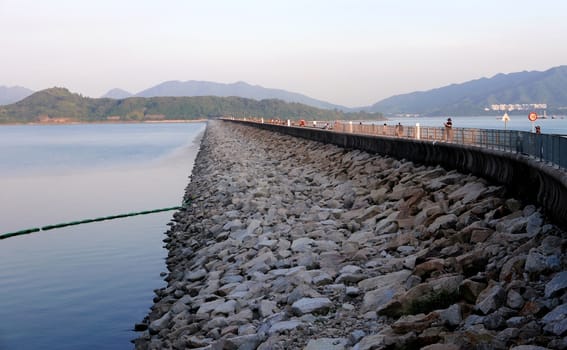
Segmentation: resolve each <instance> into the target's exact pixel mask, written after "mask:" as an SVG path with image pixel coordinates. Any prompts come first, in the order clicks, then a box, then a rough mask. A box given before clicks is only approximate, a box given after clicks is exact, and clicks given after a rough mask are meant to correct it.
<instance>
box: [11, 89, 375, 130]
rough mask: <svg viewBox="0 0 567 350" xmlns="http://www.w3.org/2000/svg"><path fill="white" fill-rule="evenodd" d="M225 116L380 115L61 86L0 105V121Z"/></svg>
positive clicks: (347, 117) (237, 99) (346, 117)
mask: <svg viewBox="0 0 567 350" xmlns="http://www.w3.org/2000/svg"><path fill="white" fill-rule="evenodd" d="M226 115H232V116H237V117H245V116H258V117H264V118H268V119H270V118H280V119H293V120H297V119H308V120H314V119H316V120H362V119H381V118H382V115H381V114H380V113H366V112H358V113H345V112H342V111H339V110H336V109H335V110H326V109H318V108H315V107H310V106H307V105H304V104H299V103H286V102H284V101H281V100H276V99H268V100H261V101H256V100H252V99H246V98H241V97H215V96H198V97H151V98H144V97H130V98H126V99H121V100H116V99H110V98H88V97H83V96H81V95H79V94H74V93H71V92H69V90H67V89H65V88H51V89H46V90H42V91H39V92H36V93H34V94H32V95H31V96H29V97H27V98H25V99H24V100H22V101H19V102H17V103H14V104H11V105H7V106H0V123H31V122H39V121H52V122H53V121H59V122H100V121H108V120H114V121H143V120H178V119H183V120H191V119H202V118H214V117H219V116H226Z"/></svg>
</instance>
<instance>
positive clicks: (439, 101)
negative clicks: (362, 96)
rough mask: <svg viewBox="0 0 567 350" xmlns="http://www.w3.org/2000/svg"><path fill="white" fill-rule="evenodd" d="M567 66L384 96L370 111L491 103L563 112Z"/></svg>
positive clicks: (470, 110) (438, 110)
mask: <svg viewBox="0 0 567 350" xmlns="http://www.w3.org/2000/svg"><path fill="white" fill-rule="evenodd" d="M566 87H567V66H560V67H555V68H551V69H549V70H546V71H544V72H538V71H533V72H518V73H510V74H498V75H495V76H494V77H492V78H482V79H477V80H472V81H469V82H466V83H462V84H452V85H449V86H445V87H441V88H438V89H433V90H429V91H419V92H412V93H409V94H403V95H396V96H392V97H389V98H387V99H384V100H382V101H380V102H378V103H376V104H374V105H373V106H371V107H370V108H369V109H368V110H369V111H380V112H383V113H386V114H422V115H480V114H485V108H488V107H490V106H491V105H493V104H547V112H548V113H565V109H566V107H567V89H566Z"/></svg>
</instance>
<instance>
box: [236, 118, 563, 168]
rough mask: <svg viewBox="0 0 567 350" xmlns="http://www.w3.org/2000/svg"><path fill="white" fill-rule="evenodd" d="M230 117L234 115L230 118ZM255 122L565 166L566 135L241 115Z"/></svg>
mask: <svg viewBox="0 0 567 350" xmlns="http://www.w3.org/2000/svg"><path fill="white" fill-rule="evenodd" d="M230 119H233V118H230ZM244 120H247V121H252V122H258V123H272V124H280V125H287V126H296V127H297V126H299V127H309V128H319V129H324V130H332V131H336V132H344V133H353V134H364V135H375V136H383V137H395V138H407V139H414V140H422V141H431V142H447V143H452V144H459V145H467V146H473V147H481V148H487V149H493V150H498V151H503V152H512V153H517V154H522V155H525V156H529V157H532V158H534V159H537V160H539V161H541V162H545V163H549V165H552V166H557V167H559V168H561V169H563V170H565V169H567V137H566V136H565V135H552V134H536V133H531V132H525V131H514V130H492V129H472V128H452V129H445V128H439V127H428V126H405V125H399V124H398V125H387V124H363V123H354V122H332V123H331V122H325V121H323V122H321V121H319V122H311V121H309V122H306V121H286V120H283V121H282V120H263V119H261V118H260V119H259V118H244Z"/></svg>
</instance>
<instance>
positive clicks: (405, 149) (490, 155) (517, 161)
mask: <svg viewBox="0 0 567 350" xmlns="http://www.w3.org/2000/svg"><path fill="white" fill-rule="evenodd" d="M227 121H229V122H235V123H243V124H247V125H249V126H253V127H256V128H261V129H264V130H269V131H273V132H279V133H283V134H287V135H291V136H295V137H301V138H304V139H308V140H313V141H319V142H323V143H326V144H333V145H336V146H340V147H343V148H346V149H359V150H363V151H367V152H371V153H375V154H380V155H386V156H390V157H394V158H397V159H406V160H409V161H412V162H415V163H420V164H424V165H440V166H442V167H443V168H445V169H454V170H457V171H459V172H463V173H471V174H474V175H476V176H479V177H483V178H486V179H489V180H492V181H495V182H497V183H499V184H503V185H505V186H506V187H507V189H508V190H509V192H510V194H513V195H514V196H515V197H517V198H520V199H522V200H526V201H528V202H532V203H537V204H539V205H541V206H542V207H544V208H545V209H546V211H547V213H548V215H550V217H551V218H552V219H553V221H554V222H556V223H557V225H559V226H561V227H563V228H566V227H567V174H566V173H565V172H564V171H562V170H560V169H557V168H554V167H553V166H551V165H548V164H546V163H543V162H540V161H538V160H537V159H534V158H530V157H528V156H525V155H523V154H521V153H512V152H504V151H498V150H494V149H486V148H481V147H474V146H467V145H460V144H455V143H447V142H431V141H427V140H417V139H408V138H396V137H387V136H378V135H376V136H374V135H361V134H353V133H344V132H336V131H332V130H325V129H320V128H311V127H295V126H285V125H277V124H269V123H257V122H252V121H241V120H227Z"/></svg>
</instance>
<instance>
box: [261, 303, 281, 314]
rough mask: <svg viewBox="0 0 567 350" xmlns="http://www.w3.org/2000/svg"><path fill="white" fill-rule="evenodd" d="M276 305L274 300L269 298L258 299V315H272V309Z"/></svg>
mask: <svg viewBox="0 0 567 350" xmlns="http://www.w3.org/2000/svg"><path fill="white" fill-rule="evenodd" d="M276 306H277V303H276V302H275V301H271V300H262V301H260V308H259V312H260V316H262V317H268V316H270V315H272V314H273V313H274V310H275V309H276Z"/></svg>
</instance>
